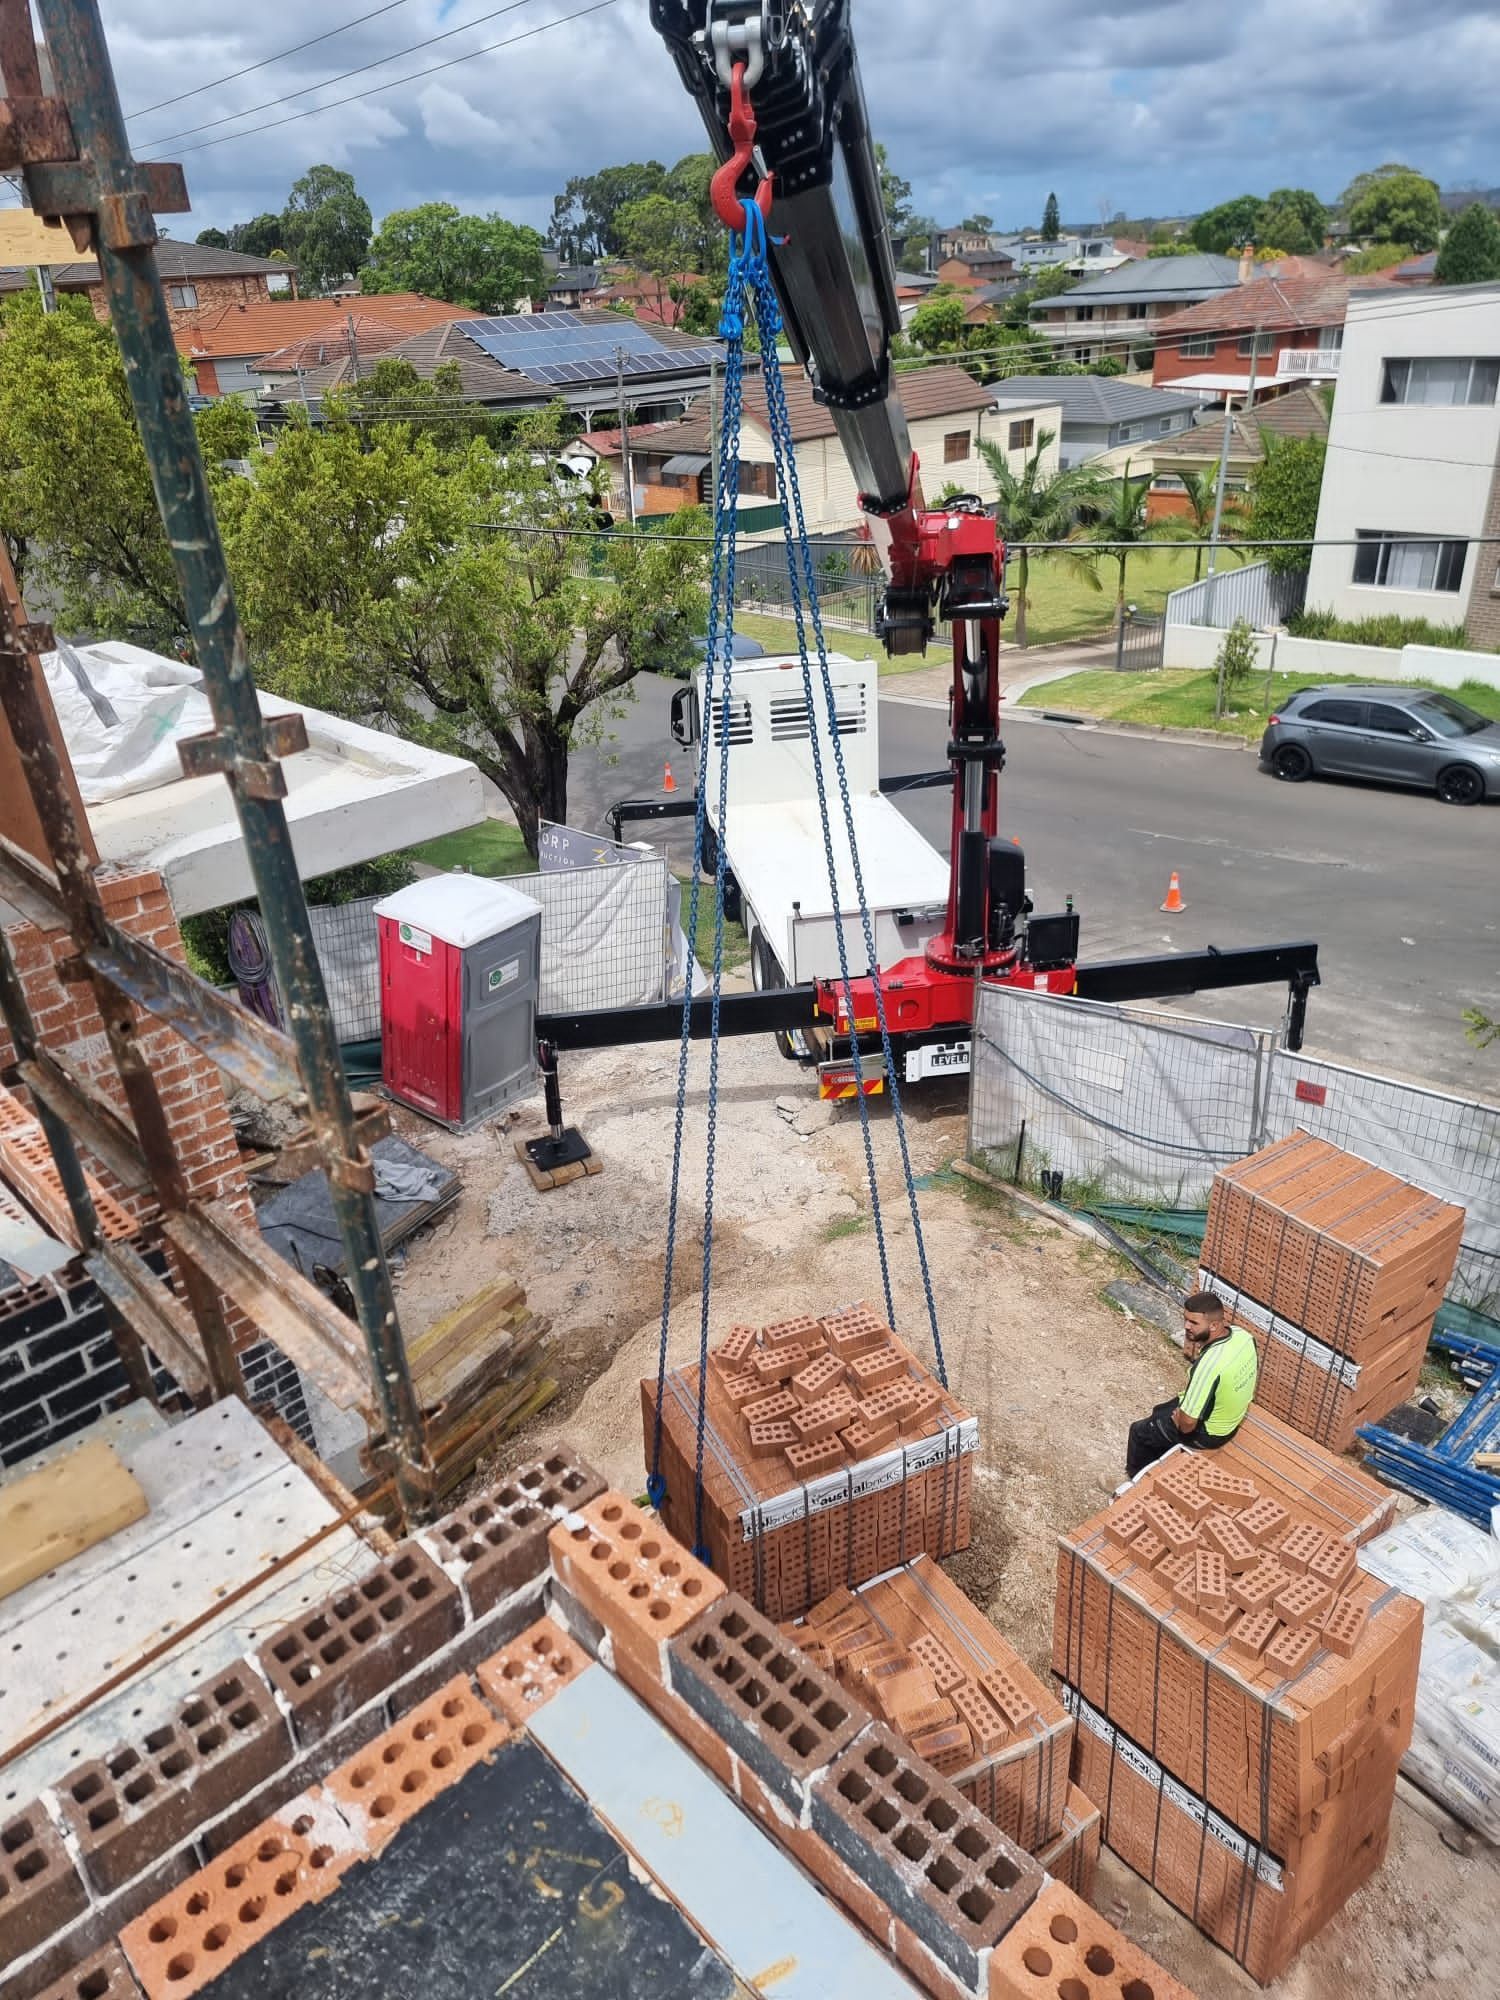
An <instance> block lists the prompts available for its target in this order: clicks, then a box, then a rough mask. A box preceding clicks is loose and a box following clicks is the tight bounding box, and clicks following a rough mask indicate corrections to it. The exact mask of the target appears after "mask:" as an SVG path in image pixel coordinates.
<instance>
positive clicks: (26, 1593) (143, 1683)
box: [0, 1400, 373, 1814]
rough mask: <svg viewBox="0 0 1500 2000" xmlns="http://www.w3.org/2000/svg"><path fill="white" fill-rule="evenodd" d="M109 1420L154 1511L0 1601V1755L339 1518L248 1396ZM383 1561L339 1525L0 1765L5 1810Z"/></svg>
mask: <svg viewBox="0 0 1500 2000" xmlns="http://www.w3.org/2000/svg"><path fill="white" fill-rule="evenodd" d="M103 1428H104V1429H105V1430H106V1432H107V1434H110V1435H111V1439H112V1441H113V1442H116V1445H117V1449H119V1451H120V1455H121V1457H122V1458H123V1459H124V1460H125V1463H126V1464H127V1465H128V1466H129V1467H130V1470H131V1471H132V1472H133V1473H134V1474H135V1476H136V1478H137V1479H138V1480H139V1481H140V1483H141V1486H142V1488H143V1489H144V1491H145V1493H146V1498H147V1502H148V1509H149V1511H148V1512H147V1514H146V1515H145V1517H144V1519H142V1520H140V1521H138V1522H136V1523H134V1524H133V1525H132V1526H131V1527H129V1528H126V1529H122V1530H121V1531H120V1533H118V1534H116V1535H112V1536H111V1537H110V1538H109V1540H108V1541H106V1542H101V1543H98V1544H97V1545H96V1546H95V1547H94V1548H92V1549H89V1550H87V1551H85V1553H84V1554H83V1555H81V1556H79V1557H77V1558H75V1559H74V1560H73V1561H72V1562H68V1563H64V1564H62V1565H61V1566H60V1567H59V1568H57V1569H55V1570H51V1571H49V1572H48V1573H47V1574H46V1575H45V1576H42V1577H38V1578H37V1579H36V1581H35V1582H34V1583H31V1584H28V1585H27V1586H26V1588H25V1589H24V1590H19V1591H16V1592H15V1593H14V1594H13V1595H12V1596H10V1597H8V1598H6V1599H4V1600H3V1601H0V1753H3V1752H4V1751H5V1750H6V1749H8V1748H9V1747H10V1746H12V1745H13V1744H16V1743H18V1742H20V1741H21V1740H22V1739H23V1738H25V1737H26V1736H28V1735H30V1734H31V1733H32V1731H33V1730H34V1729H36V1728H37V1727H38V1726H39V1725H40V1724H42V1723H44V1722H45V1721H46V1719H47V1717H48V1716H49V1715H55V1714H59V1713H61V1712H62V1711H63V1710H65V1709H68V1708H70V1707H72V1706H73V1704H74V1703H75V1702H77V1701H79V1700H80V1699H82V1698H84V1697H86V1696H87V1695H88V1694H89V1692H90V1691H91V1690H92V1689H94V1688H96V1687H98V1686H100V1685H101V1684H102V1683H103V1682H105V1681H107V1680H108V1679H110V1678H111V1676H112V1675H114V1674H115V1673H118V1672H119V1671H120V1670H121V1668H122V1667H124V1666H126V1665H128V1664H129V1662H130V1661H132V1660H133V1659H136V1658H139V1656H140V1655H141V1654H142V1653H144V1652H146V1651H148V1650H149V1649H150V1648H151V1647H152V1646H154V1645H156V1644H158V1643H159V1642H160V1641H161V1640H162V1639H164V1638H166V1637H167V1636H168V1635H169V1634H170V1633H171V1632H172V1631H173V1630H174V1629H176V1628H178V1627H181V1626H185V1625H187V1624H189V1623H191V1621H192V1620H193V1619H195V1618H197V1617H199V1616H200V1615H201V1614H202V1613H204V1612H206V1611H209V1610H211V1608H212V1606H213V1605H214V1603H215V1602H216V1601H217V1600H218V1599H219V1598H222V1597H224V1596H227V1595H228V1594H229V1593H230V1592H231V1591H233V1590H235V1589H236V1588H238V1587H240V1586H241V1585H244V1584H247V1583H250V1582H251V1581H252V1580H253V1579H254V1578H256V1577H257V1576H259V1575H260V1574H261V1573H262V1572H263V1571H265V1570H266V1568H267V1567H268V1565H269V1564H271V1563H273V1562H275V1561H277V1560H278V1559H279V1558H281V1557H284V1556H286V1555H287V1554H288V1553H289V1552H290V1551H291V1550H292V1549H295V1548H296V1547H298V1546H299V1544H300V1543H302V1542H304V1541H306V1540H307V1539H308V1537H309V1536H310V1535H312V1534H314V1533H316V1531H317V1530H318V1529H319V1528H321V1527H324V1526H326V1525H327V1524H328V1523H329V1522H330V1521H332V1520H334V1519H335V1518H336V1517H335V1511H334V1509H333V1507H332V1505H331V1504H330V1503H329V1501H328V1500H326V1499H325V1498H324V1496H323V1495H322V1494H321V1493H320V1492H319V1491H318V1489H317V1487H316V1486H314V1485H313V1483H312V1481H311V1480H310V1479H308V1477H307V1476H306V1474H305V1473H303V1472H302V1471H301V1470H300V1469H299V1468H298V1467H297V1466H296V1465H295V1464H294V1463H293V1462H292V1460H291V1459H289V1458H288V1457H287V1455H286V1453H285V1452H283V1451H282V1449H281V1448H280V1446H279V1445H277V1444H276V1443H275V1442H274V1440H273V1439H272V1438H270V1437H269V1436H268V1435H267V1433H266V1432H265V1431H264V1430H263V1429H262V1427H261V1425H260V1424H259V1423H257V1422H256V1420H255V1418H254V1417H252V1416H251V1414H250V1412H249V1411H248V1410H247V1409H246V1408H245V1406H244V1405H243V1404H242V1403H240V1402H237V1401H234V1400H226V1401H224V1402H222V1403H216V1404H214V1405H213V1406H212V1407H211V1408H210V1409H207V1410H201V1411H198V1412H197V1413H196V1414H195V1415H193V1416H191V1417H189V1418H187V1419H186V1420H185V1421H184V1422H182V1423H180V1424H174V1425H172V1426H171V1427H170V1428H167V1429H156V1428H152V1427H151V1426H149V1425H147V1424H145V1423H143V1422H142V1421H141V1420H139V1419H134V1420H131V1423H129V1424H122V1423H120V1421H119V1418H118V1416H117V1417H116V1418H107V1419H104V1420H103ZM93 1434H94V1433H93V1429H92V1428H91V1429H90V1430H89V1431H85V1432H83V1433H81V1434H80V1435H81V1436H82V1437H88V1436H91V1435H93ZM74 1442H76V1440H74ZM30 1462H31V1463H34V1462H35V1461H30ZM372 1560H373V1557H372V1555H371V1553H370V1551H369V1550H368V1548H367V1547H366V1545H365V1543H364V1542H363V1541H361V1539H360V1538H359V1536H358V1535H356V1534H355V1533H354V1531H353V1530H352V1529H349V1528H341V1529H339V1530H338V1531H337V1532H336V1533H335V1534H332V1535H330V1536H329V1537H328V1539H327V1540H326V1541H324V1542H322V1543H320V1544H319V1545H318V1547H317V1548H315V1549H313V1550H311V1551H309V1552H308V1554H307V1555H306V1556H305V1557H303V1558H301V1559H300V1560H298V1561H297V1562H295V1563H293V1564H290V1565H288V1566H287V1567H285V1568H283V1569H280V1570H278V1571H277V1572H276V1574H275V1575H274V1576H271V1577H269V1578H267V1579H266V1581H265V1582H264V1583H263V1584H262V1585H260V1586H259V1587H257V1588H256V1589H254V1590H253V1591H250V1592H249V1593H247V1595H246V1596H245V1597H244V1598H242V1599H240V1600H239V1601H238V1602H236V1603H235V1604H233V1605H232V1606H230V1607H229V1608H228V1610H226V1612H225V1613H224V1615H223V1616H222V1618H217V1619H213V1620H211V1621H210V1622H209V1623H207V1624H205V1625H204V1626H203V1627H201V1628H200V1629H199V1630H197V1631H195V1632H193V1633H191V1634H190V1635H189V1636H188V1637H187V1638H186V1639H184V1641H183V1642H182V1644H181V1645H180V1646H178V1647H176V1648H173V1649H172V1650H170V1651H169V1652H168V1653H166V1654H165V1655H164V1656H163V1657H162V1658H161V1659H160V1660H158V1661H155V1662H154V1663H153V1664H152V1665H151V1666H149V1667H147V1668H145V1669H143V1670H142V1671H141V1672H140V1673H139V1674H136V1675H133V1676H132V1677H131V1678H130V1679H129V1680H127V1681H126V1682H125V1683H124V1684H123V1685H122V1686H121V1687H120V1688H118V1689H117V1690H115V1691H114V1692H113V1693H112V1694H110V1695H108V1696H106V1697H105V1698H104V1699H103V1700H102V1701H99V1702H97V1703H95V1704H93V1705H92V1706H91V1707H90V1708H88V1709H87V1710H86V1711H85V1712H84V1713H83V1714H82V1715H80V1716H79V1717H78V1718H77V1719H76V1720H75V1721H73V1722H71V1723H70V1724H68V1725H67V1726H66V1727H64V1728H61V1729H59V1730H58V1731H57V1732H55V1733H54V1734H53V1735H52V1736H50V1737H48V1738H47V1739H46V1740H45V1741H44V1742H42V1743H41V1744H39V1745H38V1746H37V1747H36V1748H35V1749H33V1750H31V1751H28V1752H27V1753H26V1754H25V1755H24V1756H23V1757H20V1758H18V1759H17V1760H16V1761H15V1762H14V1763H13V1764H9V1765H7V1766H5V1767H4V1769H3V1770H0V1814H3V1811H4V1809H5V1808H6V1807H7V1806H9V1805H16V1804H24V1803H25V1802H26V1800H27V1799H28V1798H32V1797H34V1796H35V1795H36V1793H37V1792H38V1791H39V1790H40V1789H41V1788H42V1787H43V1786H45V1785H48V1784H51V1783H54V1782H55V1781H56V1780H57V1779H58V1778H60V1777H61V1776H62V1775H63V1773H64V1772H66V1771H68V1770H71V1769H72V1767H73V1766H74V1765H75V1764H77V1763H80V1762H82V1761H83V1760H84V1759H85V1758H88V1757H92V1756H96V1755H98V1754H100V1752H102V1751H103V1750H106V1749H108V1748H110V1747H111V1746H112V1745H113V1744H115V1743H116V1742H118V1741H119V1740H120V1739H121V1738H122V1737H127V1736H129V1735H131V1734H133V1733H135V1731H136V1730H137V1729H138V1728H140V1727H141V1726H145V1727H148V1728H149V1727H151V1726H152V1724H153V1722H154V1721H155V1719H156V1718H157V1717H158V1715H159V1714H165V1713H166V1712H167V1711H168V1710H170V1709H171V1707H172V1706H173V1705H174V1704H175V1703H176V1702H177V1701H179V1700H181V1698H182V1697H183V1696H184V1695H185V1694H187V1692H188V1691H189V1690H190V1689H191V1688H193V1687H195V1686H196V1685H197V1684H198V1683H199V1682H200V1681H202V1680H204V1679H206V1678H207V1677H208V1676H209V1675H210V1674H213V1673H215V1672H217V1671H218V1669H219V1668H220V1667H223V1666H226V1665H227V1664H228V1663H229V1662H230V1661H231V1660H234V1659H237V1658H239V1656H240V1655H241V1654H242V1653H245V1652H247V1651H249V1650H251V1649H253V1648H254V1647H255V1646H257V1645H259V1644H260V1643H261V1641H262V1640H263V1639H264V1638H265V1637H266V1636H267V1634H268V1633H270V1632H272V1631H274V1630H275V1629H276V1627H277V1626H278V1625H281V1624H283V1623H285V1621H286V1620H287V1619H288V1618H290V1617H292V1616H293V1615H294V1614H295V1613H296V1612H297V1611H299V1610H302V1609H304V1608H305V1607H306V1606H307V1605H309V1604H313V1603H316V1602H317V1600H318V1599H319V1598H320V1597H323V1596H326V1595H327V1593H328V1592H329V1591H330V1590H333V1589H334V1588H336V1587H337V1585H338V1584H339V1583H341V1582H342V1581H344V1580H345V1579H346V1578H348V1577H350V1576H353V1575H356V1574H358V1573H359V1572H360V1571H362V1570H363V1569H365V1568H367V1567H369V1565H370V1563H371V1562H372Z"/></svg>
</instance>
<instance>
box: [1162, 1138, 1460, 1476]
mask: <svg viewBox="0 0 1500 2000" xmlns="http://www.w3.org/2000/svg"><path fill="white" fill-rule="evenodd" d="M1463 1226H1464V1211H1463V1210H1462V1209H1461V1208H1458V1207H1455V1206H1454V1204H1453V1203H1452V1202H1446V1201H1442V1200H1440V1199H1439V1198H1438V1196H1436V1195H1434V1194H1428V1193H1426V1192H1425V1191H1424V1190H1423V1189H1421V1188H1419V1187H1414V1186H1412V1184H1411V1183H1410V1182H1409V1181H1403V1180H1400V1179H1398V1178H1397V1176H1396V1175H1395V1174H1389V1173H1386V1172H1385V1171H1384V1169H1383V1168H1380V1167H1372V1166H1371V1165H1370V1164H1369V1163H1368V1161H1365V1160H1361V1159H1359V1158H1358V1157H1357V1156H1356V1155H1355V1154H1353V1153H1345V1152H1341V1151H1340V1150H1339V1148H1338V1147H1337V1146H1330V1145H1329V1144H1328V1143H1327V1142H1326V1141H1325V1140H1323V1139H1315V1138H1313V1137H1311V1135H1310V1134H1308V1133H1306V1132H1294V1133H1293V1134H1292V1136H1291V1137H1290V1138H1289V1139H1282V1140H1280V1141H1279V1142H1278V1143H1277V1144H1276V1145H1274V1146H1267V1147H1266V1148H1265V1149H1264V1150H1263V1151H1262V1152H1259V1153H1253V1154H1252V1155H1251V1156H1250V1158H1249V1159H1246V1160H1242V1161H1240V1162H1239V1164H1238V1165H1237V1166H1233V1167H1229V1168H1227V1169H1225V1170H1224V1171H1222V1172H1221V1173H1218V1174H1216V1175H1215V1177H1214V1183H1213V1191H1212V1193H1211V1195H1210V1197H1209V1204H1208V1221H1207V1225H1206V1227H1205V1230H1204V1237H1203V1263H1202V1269H1201V1270H1200V1271H1199V1274H1198V1277H1199V1283H1200V1284H1201V1285H1203V1286H1205V1287H1206V1288H1207V1289H1209V1290H1211V1291H1215V1292H1218V1293H1219V1294H1220V1296H1221V1297H1222V1298H1223V1299H1224V1302H1225V1304H1226V1305H1227V1306H1228V1307H1229V1310H1230V1312H1231V1315H1232V1316H1233V1318H1234V1319H1235V1320H1237V1321H1238V1322H1239V1323H1240V1324H1241V1325H1243V1326H1245V1327H1247V1328H1248V1329H1249V1331H1250V1332H1251V1333H1252V1334H1253V1335H1254V1338H1255V1344H1256V1347H1257V1349H1258V1350H1259V1354H1260V1381H1259V1385H1258V1387H1257V1389H1256V1397H1255V1399H1256V1401H1257V1402H1258V1403H1259V1404H1261V1405H1262V1406H1263V1407H1264V1408H1265V1409H1268V1410H1270V1411H1272V1412H1273V1413H1274V1414H1275V1415H1276V1416H1278V1417H1280V1418H1282V1419H1283V1421H1284V1422H1286V1423H1289V1424H1294V1425H1295V1426H1296V1428H1297V1429H1298V1430H1300V1431H1302V1432H1303V1433H1305V1435H1306V1436H1308V1437H1311V1438H1316V1439H1317V1441H1318V1442H1319V1443H1320V1444H1326V1445H1327V1446H1329V1448H1330V1449H1331V1450H1333V1451H1347V1450H1348V1449H1349V1448H1350V1447H1351V1445H1352V1444H1353V1442H1354V1434H1355V1431H1356V1430H1357V1428H1358V1427H1359V1425H1360V1424H1363V1423H1374V1422H1378V1421H1379V1419H1380V1418H1381V1417H1383V1416H1385V1415H1386V1414H1387V1413H1388V1412H1389V1411H1391V1410H1393V1409H1395V1407H1396V1405H1397V1404H1398V1403H1403V1402H1405V1401H1406V1399H1407V1397H1409V1396H1410V1395H1411V1393H1412V1391H1413V1390H1414V1389H1415V1387H1416V1385H1417V1378H1418V1376H1419V1375H1420V1373H1421V1368H1422V1360H1423V1357H1424V1355H1425V1354H1426V1352H1427V1340H1428V1336H1429V1335H1430V1333H1431V1331H1432V1321H1433V1315H1434V1314H1435V1313H1436V1311H1437V1309H1438V1307H1439V1305H1441V1303H1442V1299H1443V1294H1444V1292H1445V1291H1446V1290H1447V1287H1448V1285H1449V1283H1450V1282H1451V1280H1452V1277H1453V1270H1454V1266H1455V1264H1456V1263H1457V1260H1458V1252H1459V1246H1460V1241H1461V1238H1462V1235H1463Z"/></svg>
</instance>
